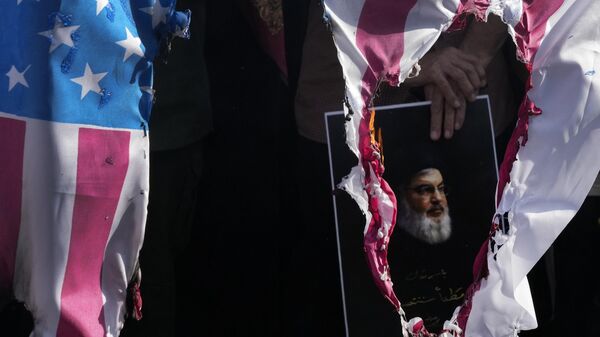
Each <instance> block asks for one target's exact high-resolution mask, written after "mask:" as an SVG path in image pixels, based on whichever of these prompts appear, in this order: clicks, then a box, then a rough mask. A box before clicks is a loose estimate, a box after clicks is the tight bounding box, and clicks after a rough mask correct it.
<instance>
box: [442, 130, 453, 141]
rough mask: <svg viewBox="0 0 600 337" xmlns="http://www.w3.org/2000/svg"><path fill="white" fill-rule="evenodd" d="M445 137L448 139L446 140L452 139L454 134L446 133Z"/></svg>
mask: <svg viewBox="0 0 600 337" xmlns="http://www.w3.org/2000/svg"><path fill="white" fill-rule="evenodd" d="M444 137H446V139H450V137H452V134H451V133H450V131H446V132H445V133H444Z"/></svg>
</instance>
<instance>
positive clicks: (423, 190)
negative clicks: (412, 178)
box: [415, 185, 435, 195]
mask: <svg viewBox="0 0 600 337" xmlns="http://www.w3.org/2000/svg"><path fill="white" fill-rule="evenodd" d="M415 192H417V193H418V194H421V195H424V194H433V193H434V192H435V187H433V186H431V185H419V186H417V187H415Z"/></svg>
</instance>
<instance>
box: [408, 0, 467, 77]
mask: <svg viewBox="0 0 600 337" xmlns="http://www.w3.org/2000/svg"><path fill="white" fill-rule="evenodd" d="M458 4H459V1H458V0H444V1H439V0H419V1H417V3H416V4H415V6H414V7H413V8H412V9H411V10H410V12H409V13H408V16H407V18H406V24H405V29H404V53H403V54H402V58H401V59H400V82H404V80H405V79H406V78H408V75H409V74H410V73H411V71H412V69H413V67H414V66H415V64H416V63H417V62H418V61H419V60H420V59H421V58H422V57H423V56H425V54H427V52H428V51H429V50H430V49H431V47H432V46H433V45H434V44H435V41H437V39H438V38H439V36H440V35H441V33H442V32H443V31H445V30H446V29H448V27H449V26H450V24H452V19H453V18H454V15H455V14H456V11H457V10H458Z"/></svg>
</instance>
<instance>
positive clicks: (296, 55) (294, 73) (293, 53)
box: [282, 0, 317, 95]
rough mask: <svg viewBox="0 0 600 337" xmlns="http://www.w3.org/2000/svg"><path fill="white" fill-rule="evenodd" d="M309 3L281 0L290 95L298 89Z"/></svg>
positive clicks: (297, 0)
mask: <svg viewBox="0 0 600 337" xmlns="http://www.w3.org/2000/svg"><path fill="white" fill-rule="evenodd" d="M310 1H311V0H282V8H283V22H284V29H285V51H286V62H287V67H288V84H289V87H290V91H291V93H292V95H295V93H296V88H297V87H298V78H299V76H300V67H301V66H302V48H303V46H304V37H305V35H306V26H307V21H308V10H309V6H310ZM314 1H317V0H314Z"/></svg>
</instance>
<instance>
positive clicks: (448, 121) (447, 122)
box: [444, 103, 455, 139]
mask: <svg viewBox="0 0 600 337" xmlns="http://www.w3.org/2000/svg"><path fill="white" fill-rule="evenodd" d="M454 112H455V108H454V107H453V106H451V105H450V104H447V103H446V104H445V106H444V138H446V139H450V138H452V135H453V134H454Z"/></svg>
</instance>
